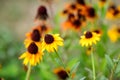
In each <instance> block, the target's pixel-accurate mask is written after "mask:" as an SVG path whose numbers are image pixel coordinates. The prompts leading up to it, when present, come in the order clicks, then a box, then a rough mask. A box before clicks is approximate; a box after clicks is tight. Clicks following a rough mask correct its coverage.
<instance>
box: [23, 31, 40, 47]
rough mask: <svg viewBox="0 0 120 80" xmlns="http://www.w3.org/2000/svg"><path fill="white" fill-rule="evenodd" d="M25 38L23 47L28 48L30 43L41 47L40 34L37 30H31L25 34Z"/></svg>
mask: <svg viewBox="0 0 120 80" xmlns="http://www.w3.org/2000/svg"><path fill="white" fill-rule="evenodd" d="M26 36H27V38H26V39H25V41H24V44H25V47H28V46H29V44H30V43H31V42H35V43H36V45H37V46H41V34H40V31H39V30H38V29H33V31H32V32H29V33H27V34H26Z"/></svg>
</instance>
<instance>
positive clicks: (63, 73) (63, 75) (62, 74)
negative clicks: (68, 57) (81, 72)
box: [54, 67, 69, 80]
mask: <svg viewBox="0 0 120 80" xmlns="http://www.w3.org/2000/svg"><path fill="white" fill-rule="evenodd" d="M54 73H55V74H56V75H57V76H58V77H59V78H60V80H66V79H67V78H68V77H69V76H68V74H67V72H66V71H65V70H64V69H63V68H62V67H59V68H56V69H54Z"/></svg>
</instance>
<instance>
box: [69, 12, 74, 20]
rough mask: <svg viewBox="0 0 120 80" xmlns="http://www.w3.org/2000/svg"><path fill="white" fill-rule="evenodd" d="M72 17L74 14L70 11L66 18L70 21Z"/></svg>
mask: <svg viewBox="0 0 120 80" xmlns="http://www.w3.org/2000/svg"><path fill="white" fill-rule="evenodd" d="M73 18H75V16H74V14H72V13H70V14H69V15H68V20H70V21H72V19H73Z"/></svg>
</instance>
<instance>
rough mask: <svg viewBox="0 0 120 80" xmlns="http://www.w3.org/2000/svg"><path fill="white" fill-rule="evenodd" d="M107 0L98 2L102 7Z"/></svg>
mask: <svg viewBox="0 0 120 80" xmlns="http://www.w3.org/2000/svg"><path fill="white" fill-rule="evenodd" d="M106 2H107V0H99V3H98V5H99V7H100V8H102V7H103V6H104V5H105V3H106Z"/></svg>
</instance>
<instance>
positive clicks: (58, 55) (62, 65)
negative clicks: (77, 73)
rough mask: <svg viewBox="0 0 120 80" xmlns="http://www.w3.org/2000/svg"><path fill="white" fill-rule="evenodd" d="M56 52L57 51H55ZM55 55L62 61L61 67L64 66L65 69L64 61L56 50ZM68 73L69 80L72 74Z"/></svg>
mask: <svg viewBox="0 0 120 80" xmlns="http://www.w3.org/2000/svg"><path fill="white" fill-rule="evenodd" d="M54 50H55V49H54ZM55 53H56V55H57V57H58V58H59V60H60V61H61V65H62V66H63V68H64V69H65V65H64V63H63V61H62V58H61V57H60V55H59V54H58V52H57V51H56V50H55ZM65 70H66V69H65ZM66 72H67V74H68V76H69V78H70V79H71V75H70V73H69V72H68V71H66Z"/></svg>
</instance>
